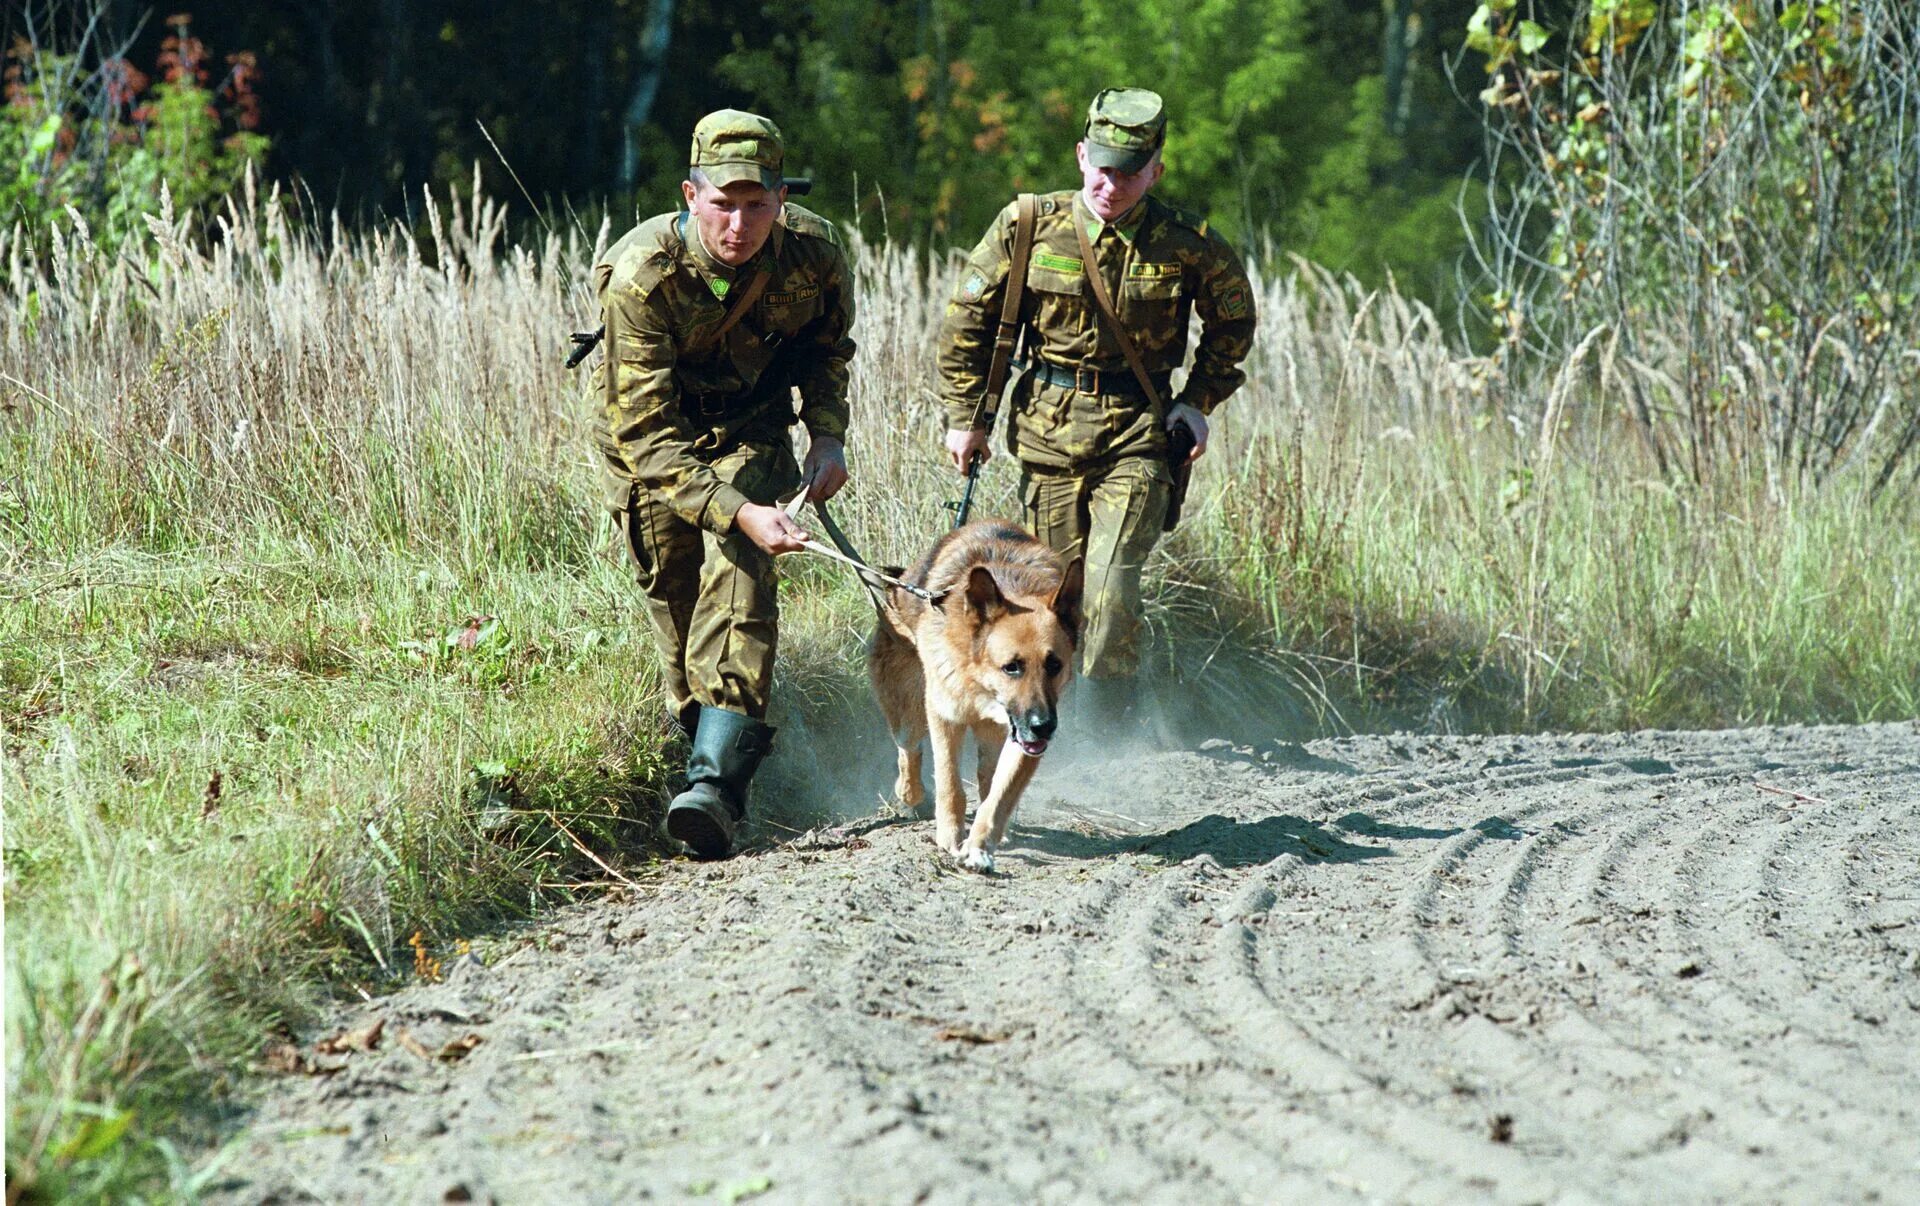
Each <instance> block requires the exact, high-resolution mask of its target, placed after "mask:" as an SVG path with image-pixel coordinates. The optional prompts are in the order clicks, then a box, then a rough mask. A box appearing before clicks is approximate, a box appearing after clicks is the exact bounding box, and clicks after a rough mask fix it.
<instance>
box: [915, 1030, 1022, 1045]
mask: <svg viewBox="0 0 1920 1206" xmlns="http://www.w3.org/2000/svg"><path fill="white" fill-rule="evenodd" d="M933 1037H935V1038H937V1039H939V1040H941V1041H942V1042H954V1043H972V1044H974V1045H975V1046H981V1045H983V1044H986V1043H1004V1042H1006V1041H1007V1039H1008V1038H1009V1037H1011V1036H1010V1035H1006V1034H990V1033H988V1032H987V1031H985V1030H976V1029H974V1028H973V1027H971V1026H942V1027H941V1028H940V1029H939V1030H938V1031H937V1032H935V1034H934V1036H933Z"/></svg>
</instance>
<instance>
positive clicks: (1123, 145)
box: [1086, 88, 1167, 172]
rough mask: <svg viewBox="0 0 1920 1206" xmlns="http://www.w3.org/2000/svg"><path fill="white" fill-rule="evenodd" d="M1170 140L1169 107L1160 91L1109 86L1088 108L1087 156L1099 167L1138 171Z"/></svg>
mask: <svg viewBox="0 0 1920 1206" xmlns="http://www.w3.org/2000/svg"><path fill="white" fill-rule="evenodd" d="M1166 140H1167V108H1166V103H1165V102H1164V101H1162V100H1161V99H1160V94H1159V93H1158V92H1149V91H1147V90H1146V89H1145V88H1108V89H1106V90H1104V91H1102V92H1101V93H1100V95H1099V96H1096V97H1094V98H1093V104H1092V105H1090V106H1088V108H1087V133H1086V143H1087V159H1088V161H1089V162H1091V163H1092V164H1093V166H1095V167H1104V168H1118V169H1119V170H1120V171H1123V172H1137V171H1139V170H1140V169H1141V168H1143V167H1145V166H1147V161H1148V160H1149V159H1152V158H1153V153H1154V152H1155V151H1157V150H1159V149H1160V146H1161V144H1162V143H1164V142H1166Z"/></svg>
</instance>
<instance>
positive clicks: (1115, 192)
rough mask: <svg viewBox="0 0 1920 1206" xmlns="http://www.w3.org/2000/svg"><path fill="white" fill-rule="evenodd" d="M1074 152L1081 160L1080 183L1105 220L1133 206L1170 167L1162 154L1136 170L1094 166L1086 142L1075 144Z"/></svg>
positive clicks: (1089, 202)
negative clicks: (1162, 160)
mask: <svg viewBox="0 0 1920 1206" xmlns="http://www.w3.org/2000/svg"><path fill="white" fill-rule="evenodd" d="M1073 151H1074V155H1075V157H1076V158H1078V159H1079V160H1080V185H1081V190H1082V192H1083V193H1084V195H1085V196H1086V198H1087V207H1088V208H1089V209H1091V210H1093V214H1094V216H1095V217H1097V218H1099V219H1100V220H1101V221H1102V222H1111V221H1113V220H1114V219H1115V218H1117V217H1119V216H1120V215H1121V214H1124V213H1126V212H1127V211H1128V210H1130V209H1132V208H1133V207H1134V206H1135V205H1137V204H1138V203H1139V201H1140V198H1142V197H1144V196H1146V195H1147V190H1148V189H1150V188H1152V187H1153V186H1154V185H1156V184H1158V183H1159V182H1160V177H1161V175H1162V174H1163V173H1165V172H1166V170H1167V166H1166V165H1165V164H1164V163H1161V162H1160V156H1159V155H1155V156H1154V157H1153V159H1152V161H1151V162H1149V163H1148V164H1147V166H1145V167H1143V168H1141V169H1140V170H1139V171H1137V172H1123V171H1120V170H1119V169H1117V168H1103V167H1095V166H1094V165H1093V164H1092V163H1091V162H1090V161H1088V159H1087V144H1086V143H1084V142H1079V143H1075V144H1074V148H1073Z"/></svg>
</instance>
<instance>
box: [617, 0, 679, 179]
mask: <svg viewBox="0 0 1920 1206" xmlns="http://www.w3.org/2000/svg"><path fill="white" fill-rule="evenodd" d="M672 41H673V0H650V2H649V3H648V5H647V24H646V27H645V28H644V29H642V30H641V31H640V59H639V68H638V70H639V77H638V78H637V79H636V80H635V81H634V85H633V99H631V100H629V101H628V102H627V112H626V115H625V117H624V119H623V120H622V123H621V124H622V126H623V127H624V129H625V133H626V138H625V140H624V143H623V146H622V149H621V153H620V181H619V183H620V191H621V192H623V193H628V194H631V193H632V192H633V190H634V188H635V186H636V185H637V184H638V183H639V177H640V132H641V130H642V129H643V128H644V127H645V126H646V124H647V118H648V116H650V115H651V114H652V113H653V99H654V97H656V96H658V95H659V94H660V79H661V77H662V76H663V75H665V74H666V68H667V47H668V46H669V45H670V44H671V43H672Z"/></svg>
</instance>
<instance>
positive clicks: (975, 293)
mask: <svg viewBox="0 0 1920 1206" xmlns="http://www.w3.org/2000/svg"><path fill="white" fill-rule="evenodd" d="M986 291H987V278H986V277H984V276H981V275H980V272H979V270H978V269H975V270H973V271H970V272H968V273H967V277H966V279H965V280H963V281H961V282H960V297H961V298H962V300H965V301H979V300H980V295H981V294H983V293H985V292H986Z"/></svg>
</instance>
